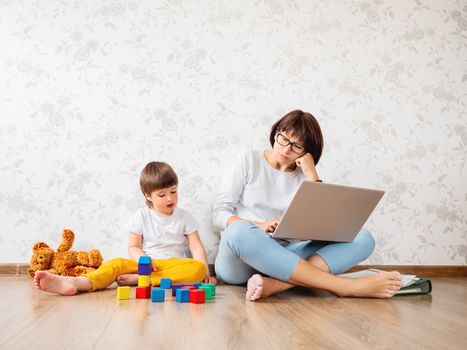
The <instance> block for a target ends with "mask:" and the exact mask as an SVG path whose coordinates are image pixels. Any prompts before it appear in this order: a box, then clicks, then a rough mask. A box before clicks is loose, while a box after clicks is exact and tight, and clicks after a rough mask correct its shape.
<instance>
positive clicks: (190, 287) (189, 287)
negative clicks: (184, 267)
mask: <svg viewBox="0 0 467 350" xmlns="http://www.w3.org/2000/svg"><path fill="white" fill-rule="evenodd" d="M181 289H188V290H192V289H193V290H194V289H197V288H195V286H183V287H182V288H181Z"/></svg>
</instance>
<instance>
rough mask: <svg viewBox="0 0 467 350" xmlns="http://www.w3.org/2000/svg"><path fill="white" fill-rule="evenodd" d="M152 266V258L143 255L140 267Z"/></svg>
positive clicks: (139, 262)
mask: <svg viewBox="0 0 467 350" xmlns="http://www.w3.org/2000/svg"><path fill="white" fill-rule="evenodd" d="M139 264H141V265H151V257H150V256H147V255H141V256H140V257H139V259H138V265H139Z"/></svg>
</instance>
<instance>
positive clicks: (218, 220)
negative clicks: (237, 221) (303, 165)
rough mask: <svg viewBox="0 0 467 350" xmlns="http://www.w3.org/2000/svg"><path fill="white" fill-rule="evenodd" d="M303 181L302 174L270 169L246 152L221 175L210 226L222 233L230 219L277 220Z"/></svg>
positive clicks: (263, 160) (261, 155)
mask: <svg viewBox="0 0 467 350" xmlns="http://www.w3.org/2000/svg"><path fill="white" fill-rule="evenodd" d="M304 179H305V175H304V174H303V171H302V170H301V169H300V168H299V167H297V168H296V169H295V171H292V172H285V171H280V170H277V169H275V168H273V167H272V166H271V165H270V164H269V163H268V161H267V160H266V158H264V152H259V151H252V150H249V151H246V152H244V153H242V154H240V155H239V156H238V158H237V159H236V160H235V161H234V162H233V163H232V165H231V167H230V169H229V170H228V171H227V172H225V174H224V176H223V178H222V181H221V184H220V186H219V190H218V192H217V196H216V199H215V202H214V205H213V223H214V225H215V226H217V227H219V228H220V229H221V230H224V229H225V228H226V227H227V220H228V219H229V218H230V217H231V216H232V215H238V216H239V217H241V218H243V219H246V220H250V221H266V220H271V219H274V218H277V219H280V218H281V217H282V215H283V214H284V212H285V210H286V209H287V207H288V206H289V203H290V201H291V200H292V198H293V196H294V194H295V192H297V189H298V187H299V186H300V184H301V182H302V181H303V180H304Z"/></svg>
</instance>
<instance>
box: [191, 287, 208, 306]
mask: <svg viewBox="0 0 467 350" xmlns="http://www.w3.org/2000/svg"><path fill="white" fill-rule="evenodd" d="M205 300H206V293H205V291H204V290H202V289H190V303H193V304H204V302H205Z"/></svg>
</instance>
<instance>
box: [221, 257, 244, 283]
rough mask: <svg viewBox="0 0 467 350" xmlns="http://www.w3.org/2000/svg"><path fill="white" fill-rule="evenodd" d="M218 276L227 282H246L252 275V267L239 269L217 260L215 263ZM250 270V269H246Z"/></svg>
mask: <svg viewBox="0 0 467 350" xmlns="http://www.w3.org/2000/svg"><path fill="white" fill-rule="evenodd" d="M214 270H215V271H216V276H217V277H218V278H220V279H221V280H222V281H223V282H224V283H227V284H244V283H246V281H248V278H250V277H251V275H252V273H251V272H250V271H249V270H250V269H248V268H247V269H241V268H240V269H238V268H235V267H234V266H225V264H222V263H219V262H217V261H216V264H215V265H214ZM245 270H248V271H245Z"/></svg>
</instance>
